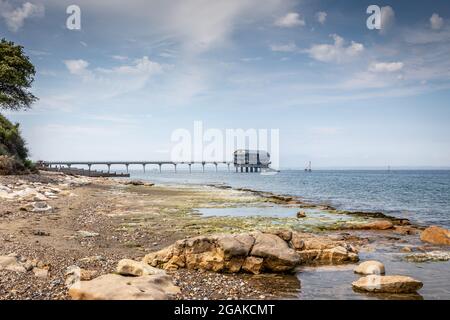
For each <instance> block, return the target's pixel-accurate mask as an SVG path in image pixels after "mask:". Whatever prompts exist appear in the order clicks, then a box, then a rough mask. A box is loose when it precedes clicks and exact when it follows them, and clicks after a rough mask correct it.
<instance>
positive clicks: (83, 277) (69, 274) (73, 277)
mask: <svg viewBox="0 0 450 320" xmlns="http://www.w3.org/2000/svg"><path fill="white" fill-rule="evenodd" d="M97 275H98V271H96V270H86V269H82V268H80V267H78V266H76V265H72V266H70V267H68V268H67V271H66V273H65V274H64V276H65V278H66V281H65V284H66V286H67V287H69V288H70V287H71V286H73V285H75V284H77V283H78V282H79V281H89V280H92V279H94V278H95V277H96V276H97Z"/></svg>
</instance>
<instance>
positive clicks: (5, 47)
mask: <svg viewBox="0 0 450 320" xmlns="http://www.w3.org/2000/svg"><path fill="white" fill-rule="evenodd" d="M35 74H36V71H35V69H34V66H33V64H32V63H31V62H30V59H29V58H28V57H27V56H26V55H25V54H24V52H23V47H22V46H19V45H16V44H14V42H11V41H7V40H5V39H2V40H1V41H0V109H6V110H21V109H29V108H30V107H31V104H32V103H33V102H35V101H36V100H37V98H36V97H35V96H34V95H33V94H32V93H31V92H30V91H29V89H30V88H31V85H32V83H33V81H34V75H35Z"/></svg>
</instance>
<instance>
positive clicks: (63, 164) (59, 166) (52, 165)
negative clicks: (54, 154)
mask: <svg viewBox="0 0 450 320" xmlns="http://www.w3.org/2000/svg"><path fill="white" fill-rule="evenodd" d="M232 164H233V162H227V161H223V162H217V161H192V162H184V161H180V162H175V161H39V162H38V167H40V168H43V169H50V170H52V169H55V170H60V171H62V170H63V169H69V170H82V169H73V167H74V166H86V167H87V168H88V170H85V171H87V172H93V170H92V167H93V166H96V167H98V166H103V167H106V169H107V171H106V174H111V175H113V173H111V166H113V165H122V166H124V167H125V170H126V172H127V174H128V173H129V168H130V166H132V165H138V166H142V169H143V171H144V172H146V168H147V166H150V165H157V166H158V168H159V172H162V166H163V165H165V166H167V165H169V166H172V167H173V169H174V172H177V168H179V167H180V166H183V165H184V166H187V167H188V168H189V173H191V172H192V166H194V165H197V166H198V165H200V166H201V168H202V172H205V166H207V165H213V166H214V167H215V171H216V172H217V171H218V167H219V165H226V166H227V169H228V171H230V166H231V165H232ZM52 171H53V170H52ZM96 172H98V171H96ZM255 172H256V171H255ZM116 175H117V174H116Z"/></svg>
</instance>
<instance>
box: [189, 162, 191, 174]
mask: <svg viewBox="0 0 450 320" xmlns="http://www.w3.org/2000/svg"><path fill="white" fill-rule="evenodd" d="M191 167H192V163H189V173H192V168H191Z"/></svg>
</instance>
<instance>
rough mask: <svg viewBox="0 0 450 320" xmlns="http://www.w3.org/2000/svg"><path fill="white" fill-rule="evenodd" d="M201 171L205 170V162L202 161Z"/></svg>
mask: <svg viewBox="0 0 450 320" xmlns="http://www.w3.org/2000/svg"><path fill="white" fill-rule="evenodd" d="M202 172H205V163H204V162H202Z"/></svg>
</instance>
